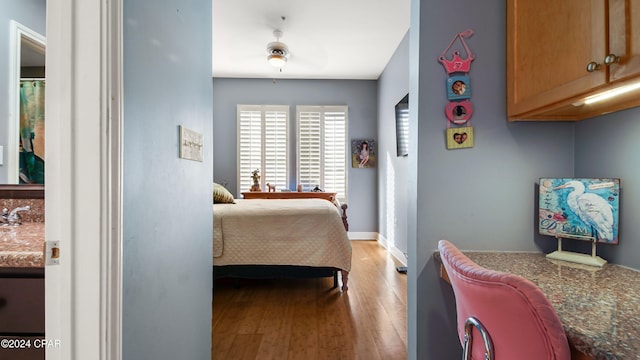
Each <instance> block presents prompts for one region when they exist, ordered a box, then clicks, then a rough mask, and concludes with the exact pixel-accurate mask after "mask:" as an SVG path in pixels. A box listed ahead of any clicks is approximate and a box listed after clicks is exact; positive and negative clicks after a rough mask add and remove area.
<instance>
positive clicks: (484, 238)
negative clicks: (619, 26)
mask: <svg viewBox="0 0 640 360" xmlns="http://www.w3.org/2000/svg"><path fill="white" fill-rule="evenodd" d="M505 13H506V8H505V1H504V0H499V1H491V2H481V3H480V2H469V1H464V0H451V1H438V0H412V18H411V32H410V55H411V56H410V74H411V80H410V81H411V85H410V91H411V99H412V100H413V99H416V100H417V101H411V104H410V112H411V118H410V133H411V134H412V137H411V138H410V144H411V145H412V146H411V148H410V153H409V161H410V164H409V181H408V182H409V185H410V190H409V191H410V194H413V196H411V195H410V196H409V198H410V199H409V201H408V203H409V204H408V205H409V206H410V208H413V210H410V211H409V223H408V226H409V228H408V233H409V244H408V250H409V275H408V276H409V278H408V327H409V329H408V331H409V356H410V358H412V359H415V358H417V359H454V358H456V357H458V355H459V345H457V338H456V333H455V308H454V307H453V299H452V296H451V289H450V288H448V287H447V286H446V285H443V282H442V281H441V280H440V278H439V274H438V268H437V266H436V264H435V263H434V261H433V259H432V255H433V253H434V251H436V249H437V243H438V240H440V239H448V240H450V241H452V242H453V243H454V244H456V245H457V246H458V247H460V248H462V249H477V250H496V249H497V250H537V249H539V247H538V245H537V243H536V239H537V238H538V236H537V235H536V233H537V229H536V226H535V225H536V212H535V211H536V210H535V185H536V182H537V181H538V179H539V178H540V177H544V176H572V175H573V168H574V125H575V124H566V123H541V122H536V123H527V122H523V123H508V122H507V116H506V103H505V99H506V90H505V73H506V71H505V68H506V59H505V57H506V54H505V53H506V48H505V40H504V39H505V26H506V18H505ZM451 19H455V21H451ZM468 28H471V29H473V30H475V35H474V36H473V37H472V38H470V39H468V40H467V43H468V45H469V47H470V48H471V51H472V52H473V53H474V54H475V55H476V59H475V60H474V61H473V63H472V65H471V72H470V77H471V88H472V98H471V101H472V103H473V105H474V110H475V112H474V114H473V117H472V119H471V125H472V126H473V127H474V133H475V146H474V147H473V148H471V149H461V150H447V149H446V147H445V138H444V131H445V127H446V123H445V121H446V120H445V115H444V108H445V106H446V104H447V100H446V96H445V92H444V85H443V84H444V81H445V79H446V74H445V72H444V68H443V67H442V65H441V64H440V63H438V61H437V59H438V56H440V54H441V53H442V51H443V50H444V49H445V48H446V47H447V45H448V44H449V42H450V41H451V39H452V38H453V36H454V35H455V34H456V33H458V32H462V31H464V30H466V29H468ZM412 198H415V201H413V200H412ZM548 241H549V242H552V240H551V239H549V240H548Z"/></svg>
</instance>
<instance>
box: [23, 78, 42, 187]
mask: <svg viewBox="0 0 640 360" xmlns="http://www.w3.org/2000/svg"><path fill="white" fill-rule="evenodd" d="M20 183H21V184H44V80H20Z"/></svg>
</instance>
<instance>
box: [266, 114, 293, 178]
mask: <svg viewBox="0 0 640 360" xmlns="http://www.w3.org/2000/svg"><path fill="white" fill-rule="evenodd" d="M287 118H288V116H287V113H286V112H284V111H266V112H265V117H264V120H265V121H264V131H265V137H264V165H263V167H262V168H263V169H264V174H263V178H262V180H263V183H264V184H266V183H269V184H270V185H275V186H276V188H277V189H288V186H287V185H288V184H287V180H288V171H287V164H288V160H287V159H288V157H287V135H288V134H287V123H288V121H287Z"/></svg>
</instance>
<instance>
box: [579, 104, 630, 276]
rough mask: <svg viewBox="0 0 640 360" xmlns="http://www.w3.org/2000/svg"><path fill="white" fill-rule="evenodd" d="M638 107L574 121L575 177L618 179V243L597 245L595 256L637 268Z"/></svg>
mask: <svg viewBox="0 0 640 360" xmlns="http://www.w3.org/2000/svg"><path fill="white" fill-rule="evenodd" d="M638 136H640V108H635V109H629V110H625V111H621V112H617V113H613V114H609V115H605V116H601V117H598V118H594V119H589V120H585V121H581V122H578V123H576V147H575V149H576V150H575V153H576V166H575V176H577V177H613V178H620V188H621V189H620V238H619V239H620V242H619V245H617V246H614V245H599V246H598V255H599V256H601V257H603V258H604V259H606V260H608V261H610V262H613V263H616V264H622V265H625V266H629V267H632V268H635V269H640V255H638V254H640V241H639V240H640V222H638V220H637V219H638V214H640V187H639V186H638V185H639V184H640V166H638V153H640V142H638Z"/></svg>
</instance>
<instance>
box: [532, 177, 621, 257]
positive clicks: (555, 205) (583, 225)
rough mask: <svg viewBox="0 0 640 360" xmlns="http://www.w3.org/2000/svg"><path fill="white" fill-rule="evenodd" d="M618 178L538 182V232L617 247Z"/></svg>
mask: <svg viewBox="0 0 640 360" xmlns="http://www.w3.org/2000/svg"><path fill="white" fill-rule="evenodd" d="M619 195H620V179H583V178H576V179H571V178H549V179H540V204H539V214H538V225H539V231H540V234H542V235H550V236H555V237H561V238H577V239H595V240H596V241H597V242H600V243H607V244H618V219H619V216H618V215H619V201H620V196H619Z"/></svg>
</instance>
